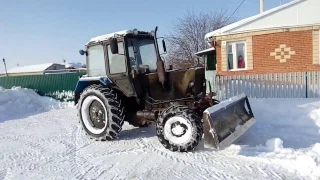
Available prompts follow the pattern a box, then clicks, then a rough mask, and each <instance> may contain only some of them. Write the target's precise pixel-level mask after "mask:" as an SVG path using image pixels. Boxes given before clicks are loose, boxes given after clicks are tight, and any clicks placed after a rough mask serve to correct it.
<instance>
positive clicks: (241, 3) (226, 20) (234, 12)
mask: <svg viewBox="0 0 320 180" xmlns="http://www.w3.org/2000/svg"><path fill="white" fill-rule="evenodd" d="M245 1H246V0H243V1H242V2H241V3H240V4H239V6H238V7H237V9H236V10H234V12H233V13H232V14H231V15H230V16H229V17H228V19H227V20H226V22H228V20H229V19H230V18H231V17H232V16H233V15H234V14H235V13H236V12H237V10H238V9H239V8H240V7H241V6H242V4H243V3H244V2H245Z"/></svg>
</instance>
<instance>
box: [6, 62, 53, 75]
mask: <svg viewBox="0 0 320 180" xmlns="http://www.w3.org/2000/svg"><path fill="white" fill-rule="evenodd" d="M53 64H55V63H45V64H36V65H30V66H20V67H14V68H11V69H9V70H8V73H12V74H13V73H31V72H41V71H45V70H46V69H48V68H49V67H50V66H52V65H53ZM4 74H5V72H4Z"/></svg>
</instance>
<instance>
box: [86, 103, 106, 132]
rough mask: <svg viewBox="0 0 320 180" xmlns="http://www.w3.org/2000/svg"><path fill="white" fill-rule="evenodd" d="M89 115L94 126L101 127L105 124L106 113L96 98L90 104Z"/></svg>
mask: <svg viewBox="0 0 320 180" xmlns="http://www.w3.org/2000/svg"><path fill="white" fill-rule="evenodd" d="M89 115H90V119H91V122H92V125H93V126H94V127H96V128H99V129H101V128H103V127H104V126H105V123H106V121H105V113H104V111H103V106H102V105H101V104H100V103H99V102H98V101H96V100H94V101H93V102H92V104H91V105H90V108H89Z"/></svg>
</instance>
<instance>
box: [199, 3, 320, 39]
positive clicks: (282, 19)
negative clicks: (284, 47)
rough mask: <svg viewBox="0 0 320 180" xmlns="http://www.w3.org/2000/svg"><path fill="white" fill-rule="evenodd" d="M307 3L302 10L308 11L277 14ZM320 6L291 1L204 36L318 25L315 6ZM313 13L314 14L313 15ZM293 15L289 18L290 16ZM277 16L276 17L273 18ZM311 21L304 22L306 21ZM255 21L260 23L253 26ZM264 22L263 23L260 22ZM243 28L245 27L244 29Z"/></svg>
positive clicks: (295, 10) (299, 9) (298, 10)
mask: <svg viewBox="0 0 320 180" xmlns="http://www.w3.org/2000/svg"><path fill="white" fill-rule="evenodd" d="M303 2H307V3H309V4H307V5H306V4H304V5H303V8H306V7H307V8H309V9H310V11H312V12H310V11H306V10H304V9H303V8H302V7H301V8H296V9H291V10H289V11H286V13H284V14H281V15H280V14H279V13H280V12H282V11H284V10H286V9H288V8H292V7H296V6H298V5H299V4H301V3H303ZM319 5H320V1H319V0H293V1H291V2H289V3H286V4H283V5H281V6H278V7H275V8H272V9H269V10H267V11H264V12H262V13H259V14H257V15H255V16H251V17H248V18H245V19H242V20H240V21H237V22H235V23H232V24H230V25H227V26H224V27H222V28H220V29H217V30H215V31H212V32H209V33H207V34H206V35H205V39H208V38H209V37H212V36H221V35H226V34H233V33H240V32H245V31H252V30H261V29H271V28H277V27H285V26H295V25H299V24H308V23H314V22H315V21H316V22H318V23H320V22H319V20H318V18H316V20H314V19H315V17H312V16H317V15H316V14H317V11H319V10H317V6H319ZM314 13H315V14H314ZM291 14H292V15H293V17H292V16H290V15H291ZM271 16H274V18H275V19H270V18H268V17H271ZM275 16H277V17H275ZM300 16H303V17H302V18H299V17H300ZM308 17H310V18H309V19H311V20H306V19H308ZM257 21H261V22H260V23H256V24H253V23H255V22H257ZM262 21H265V22H262ZM244 26H245V27H244Z"/></svg>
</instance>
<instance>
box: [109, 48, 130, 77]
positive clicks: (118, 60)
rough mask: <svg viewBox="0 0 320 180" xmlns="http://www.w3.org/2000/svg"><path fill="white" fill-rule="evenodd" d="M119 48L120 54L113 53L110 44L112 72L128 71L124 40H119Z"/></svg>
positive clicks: (110, 66)
mask: <svg viewBox="0 0 320 180" xmlns="http://www.w3.org/2000/svg"><path fill="white" fill-rule="evenodd" d="M118 48H119V54H112V52H111V48H110V45H108V57H109V69H110V74H118V73H125V72H127V66H126V58H125V56H124V46H123V42H118Z"/></svg>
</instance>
